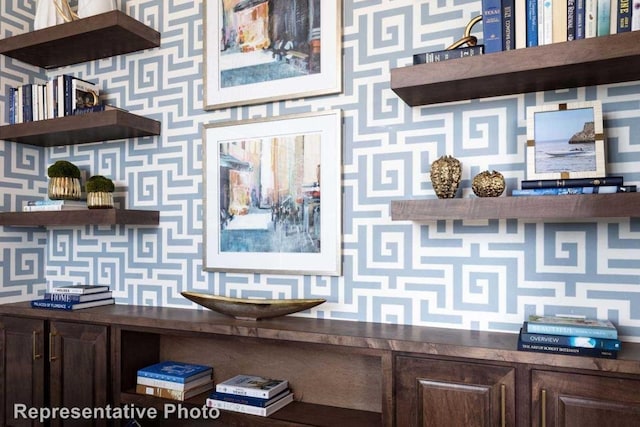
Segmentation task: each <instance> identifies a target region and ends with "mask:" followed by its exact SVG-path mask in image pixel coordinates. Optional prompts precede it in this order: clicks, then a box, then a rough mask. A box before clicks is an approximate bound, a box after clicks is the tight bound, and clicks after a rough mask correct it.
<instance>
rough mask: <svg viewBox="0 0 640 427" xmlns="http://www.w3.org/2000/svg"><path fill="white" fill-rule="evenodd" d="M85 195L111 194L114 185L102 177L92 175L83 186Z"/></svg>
mask: <svg viewBox="0 0 640 427" xmlns="http://www.w3.org/2000/svg"><path fill="white" fill-rule="evenodd" d="M85 188H86V189H87V193H113V191H114V190H115V188H116V187H115V185H114V184H113V181H112V180H110V179H109V178H107V177H104V176H102V175H94V176H92V177H91V178H89V179H88V180H87V183H86V184H85Z"/></svg>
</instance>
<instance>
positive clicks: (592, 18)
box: [584, 0, 598, 39]
mask: <svg viewBox="0 0 640 427" xmlns="http://www.w3.org/2000/svg"><path fill="white" fill-rule="evenodd" d="M597 35H598V0H585V2H584V38H585V39H588V38H590V37H596V36H597Z"/></svg>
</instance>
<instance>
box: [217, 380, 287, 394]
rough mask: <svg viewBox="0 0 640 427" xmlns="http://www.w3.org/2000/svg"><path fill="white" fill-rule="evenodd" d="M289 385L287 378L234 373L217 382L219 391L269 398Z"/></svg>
mask: <svg viewBox="0 0 640 427" xmlns="http://www.w3.org/2000/svg"><path fill="white" fill-rule="evenodd" d="M288 387H289V382H288V381H287V380H277V379H272V378H265V377H260V376H256V375H236V376H235V377H233V378H229V379H228V380H226V381H223V382H221V383H219V384H216V391H217V392H219V393H229V394H237V395H238V396H251V397H260V398H262V399H269V398H271V397H273V396H275V395H276V394H278V393H280V392H281V391H284V390H286V389H287V388H288Z"/></svg>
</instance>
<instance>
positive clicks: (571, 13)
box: [565, 0, 576, 41]
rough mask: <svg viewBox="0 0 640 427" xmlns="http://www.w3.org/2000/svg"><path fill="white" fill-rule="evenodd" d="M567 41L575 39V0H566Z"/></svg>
mask: <svg viewBox="0 0 640 427" xmlns="http://www.w3.org/2000/svg"><path fill="white" fill-rule="evenodd" d="M565 20H566V21H567V38H566V40H567V41H572V40H575V39H576V0H567V16H566V17H565Z"/></svg>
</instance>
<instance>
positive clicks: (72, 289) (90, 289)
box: [51, 285, 109, 295]
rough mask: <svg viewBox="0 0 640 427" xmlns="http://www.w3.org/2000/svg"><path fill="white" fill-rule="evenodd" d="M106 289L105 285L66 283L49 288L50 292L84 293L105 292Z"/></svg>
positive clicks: (107, 287)
mask: <svg viewBox="0 0 640 427" xmlns="http://www.w3.org/2000/svg"><path fill="white" fill-rule="evenodd" d="M108 290H109V286H106V285H68V286H57V287H55V288H51V293H54V294H79V295H86V294H96V293H99V292H107V291H108Z"/></svg>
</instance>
